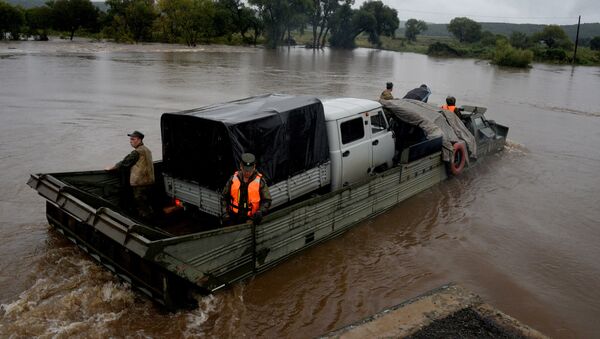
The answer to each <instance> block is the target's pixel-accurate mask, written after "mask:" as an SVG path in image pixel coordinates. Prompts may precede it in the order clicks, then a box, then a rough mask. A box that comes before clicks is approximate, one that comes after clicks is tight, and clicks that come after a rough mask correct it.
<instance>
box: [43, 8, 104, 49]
mask: <svg viewBox="0 0 600 339" xmlns="http://www.w3.org/2000/svg"><path fill="white" fill-rule="evenodd" d="M48 6H49V7H50V8H52V16H53V21H54V27H55V28H56V29H58V30H63V31H67V32H69V35H70V38H71V40H73V36H74V35H75V31H77V30H78V29H79V28H90V27H93V26H95V25H96V19H97V18H98V9H97V8H96V7H95V6H94V5H92V3H91V2H90V0H56V1H50V2H48Z"/></svg>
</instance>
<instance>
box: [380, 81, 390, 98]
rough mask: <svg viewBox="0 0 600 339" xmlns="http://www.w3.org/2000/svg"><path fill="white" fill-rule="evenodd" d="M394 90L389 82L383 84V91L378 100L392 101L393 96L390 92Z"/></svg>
mask: <svg viewBox="0 0 600 339" xmlns="http://www.w3.org/2000/svg"><path fill="white" fill-rule="evenodd" d="M393 89H394V84H393V83H391V82H388V83H386V84H385V90H384V91H383V92H381V95H380V96H379V99H383V100H392V99H394V96H393V95H392V90H393Z"/></svg>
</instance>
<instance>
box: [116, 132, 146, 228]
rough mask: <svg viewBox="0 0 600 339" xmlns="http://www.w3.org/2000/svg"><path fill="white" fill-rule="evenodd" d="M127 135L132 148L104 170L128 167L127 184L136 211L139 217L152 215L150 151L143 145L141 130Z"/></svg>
mask: <svg viewBox="0 0 600 339" xmlns="http://www.w3.org/2000/svg"><path fill="white" fill-rule="evenodd" d="M127 136H129V144H130V145H131V147H133V148H134V150H133V151H131V153H129V154H128V155H126V156H125V158H123V160H121V161H119V162H118V163H116V164H115V165H114V166H112V167H107V168H106V170H107V171H114V170H117V169H120V168H128V169H129V185H131V188H132V191H133V198H134V200H135V204H136V208H137V211H138V213H139V215H140V216H141V217H144V218H147V217H149V216H151V215H152V206H151V204H150V193H151V191H152V185H154V165H153V163H152V152H150V150H149V149H148V147H146V146H145V145H144V142H143V140H144V134H143V133H142V132H140V131H134V132H133V133H131V134H127Z"/></svg>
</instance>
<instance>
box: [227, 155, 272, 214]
mask: <svg viewBox="0 0 600 339" xmlns="http://www.w3.org/2000/svg"><path fill="white" fill-rule="evenodd" d="M222 199H223V206H225V207H226V208H227V213H228V214H229V218H230V220H231V223H232V224H234V225H236V224H241V223H244V222H246V221H248V220H249V219H250V220H252V221H253V222H254V223H255V224H257V225H258V224H260V222H261V221H262V218H263V216H264V215H265V214H267V212H268V210H269V207H271V193H270V192H269V187H268V186H267V183H266V182H265V179H264V178H263V177H262V174H260V173H259V172H258V171H257V170H256V158H255V157H254V154H251V153H244V154H242V161H241V162H240V169H239V170H238V171H236V172H235V173H234V174H233V176H232V177H231V178H230V179H229V181H228V182H227V184H226V185H225V188H224V189H223V197H222Z"/></svg>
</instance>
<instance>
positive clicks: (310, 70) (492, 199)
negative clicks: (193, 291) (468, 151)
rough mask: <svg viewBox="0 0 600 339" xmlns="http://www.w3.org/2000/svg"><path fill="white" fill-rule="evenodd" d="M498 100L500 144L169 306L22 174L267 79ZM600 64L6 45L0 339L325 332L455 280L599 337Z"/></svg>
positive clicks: (107, 151)
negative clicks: (82, 242) (93, 245)
mask: <svg viewBox="0 0 600 339" xmlns="http://www.w3.org/2000/svg"><path fill="white" fill-rule="evenodd" d="M386 81H393V82H394V83H395V88H394V93H395V94H396V95H398V94H403V93H405V92H406V91H408V90H410V89H412V88H414V87H417V86H418V85H420V84H421V83H426V84H427V85H429V86H430V87H431V88H432V91H433V94H432V96H431V98H430V103H440V104H441V103H442V101H443V100H444V98H445V97H446V96H447V95H449V94H452V95H454V96H455V97H456V98H457V101H458V104H459V105H460V104H472V105H482V106H487V107H488V114H487V116H488V118H490V119H495V120H496V121H498V122H501V123H502V124H505V125H508V126H510V132H509V138H510V140H511V141H510V143H509V145H508V146H507V147H506V149H505V151H504V152H503V153H502V154H500V155H496V156H493V157H491V158H488V159H486V160H485V161H484V162H480V163H479V164H477V165H476V166H474V167H473V168H471V169H470V170H469V171H468V172H467V173H465V174H464V175H462V176H460V177H458V178H453V179H451V180H448V181H446V182H443V183H441V184H439V185H437V186H435V187H433V188H432V189H430V190H428V191H425V192H423V193H422V194H420V195H418V196H415V197H413V198H411V199H409V200H407V201H405V202H403V203H401V204H400V205H398V206H396V207H394V208H393V209H392V210H390V211H388V212H386V213H384V214H382V215H380V216H378V217H376V218H373V219H371V220H369V221H367V222H364V223H362V224H361V225H359V226H357V227H355V228H353V229H352V230H350V231H349V232H347V233H345V234H344V235H342V236H341V237H339V238H336V239H333V240H331V241H329V242H326V243H324V244H321V245H319V246H316V247H314V248H312V249H310V250H308V251H305V252H303V253H301V254H299V255H296V256H294V257H292V258H291V259H289V260H288V261H286V262H284V263H282V264H281V265H279V266H277V267H276V268H274V269H272V270H270V271H268V272H267V273H264V274H261V275H259V276H257V277H255V278H252V279H250V280H247V281H244V282H242V283H239V284H236V285H234V286H232V287H231V288H229V289H226V290H223V291H219V292H218V293H216V294H215V295H212V296H209V297H204V298H200V308H199V309H197V310H194V311H180V312H177V313H166V312H164V311H162V310H161V309H159V308H158V307H156V306H155V305H153V304H152V302H150V301H148V300H147V299H146V298H145V297H143V296H141V295H139V294H138V293H137V292H134V291H132V290H131V289H130V287H129V286H127V285H126V284H123V283H122V282H120V281H119V280H118V279H116V278H114V277H113V276H112V275H111V274H109V273H108V272H107V271H106V270H105V269H103V268H102V267H100V266H98V265H97V264H96V263H95V262H93V261H92V260H91V259H90V258H89V257H87V256H86V255H85V254H84V253H83V252H82V251H80V250H79V249H78V248H77V247H75V246H73V245H71V244H70V243H69V242H68V241H66V240H64V239H63V238H62V237H61V236H60V235H58V234H57V233H56V232H55V231H53V230H52V229H50V228H49V226H48V224H47V222H46V220H45V210H44V199H43V198H42V197H40V196H38V195H37V193H36V192H35V191H34V190H32V189H30V188H29V187H27V186H26V184H25V183H26V181H27V179H28V176H29V173H39V172H59V171H74V170H91V169H99V168H104V167H105V166H107V165H110V164H112V163H114V162H116V161H117V160H120V158H122V157H123V156H124V155H125V154H126V153H128V152H129V151H130V147H129V144H128V138H127V136H126V132H128V131H132V130H134V129H139V130H142V131H144V132H145V133H146V135H147V137H146V144H147V145H148V146H149V148H150V149H152V150H153V151H154V154H155V157H156V158H160V155H161V143H160V125H159V121H160V120H159V119H160V115H161V113H163V112H168V111H176V110H183V109H188V108H194V107H199V106H203V105H207V104H212V103H216V102H222V101H226V100H232V99H238V98H242V97H247V96H251V95H257V94H262V93H266V92H282V93H290V94H314V95H319V96H352V97H360V98H376V97H377V96H378V94H379V93H380V92H381V91H382V90H383V86H384V84H385V82H386ZM599 89H600V68H598V67H571V66H552V65H541V64H536V65H534V67H533V68H532V69H528V70H514V69H504V68H499V67H495V66H493V65H490V64H488V63H487V62H485V61H477V60H472V59H465V60H458V59H436V58H428V57H427V56H424V55H417V54H410V53H395V52H386V51H374V50H367V49H358V50H355V51H331V50H324V51H311V50H305V49H303V48H295V49H294V48H293V49H290V50H288V49H284V50H279V51H266V50H263V49H260V48H234V47H220V46H207V47H200V48H197V49H193V50H189V49H186V48H183V47H178V46H166V45H138V46H128V45H113V44H103V43H86V42H73V43H71V42H57V41H56V42H49V43H43V42H22V43H0V303H1V304H2V306H1V309H0V336H2V337H6V336H9V335H11V334H13V335H16V336H43V337H53V336H57V337H69V336H73V335H76V336H81V337H107V336H116V337H121V336H133V337H180V336H206V337H271V338H274V337H300V338H303V337H314V336H318V335H320V334H323V333H326V332H328V331H331V330H333V329H336V328H339V327H341V326H344V325H347V324H349V323H351V322H354V321H357V320H360V319H362V318H365V317H367V316H368V315H370V314H372V313H374V312H376V311H379V310H381V309H383V308H385V307H388V306H391V305H395V304H398V303H400V302H402V301H404V300H406V299H408V298H411V297H414V296H416V295H418V294H420V293H423V292H425V291H427V290H429V289H432V288H434V287H437V286H439V285H442V284H444V283H447V282H457V283H460V284H462V285H464V286H466V287H467V288H469V289H471V290H472V291H474V292H476V293H477V294H479V295H481V296H482V297H483V299H484V300H486V301H487V302H489V303H491V304H492V305H494V306H496V307H498V308H499V309H500V310H502V311H504V312H506V313H508V314H510V315H512V316H514V317H516V318H517V319H519V320H521V321H523V322H525V323H526V324H528V325H531V326H533V327H535V328H537V329H539V330H540V331H542V332H544V333H546V334H548V335H550V336H552V337H557V338H575V337H579V338H592V337H597V336H598V335H599V334H598V333H600V323H598V319H599V318H600V260H598V258H600V245H599V244H600V175H599V173H600V147H599V146H600V96H599Z"/></svg>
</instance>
